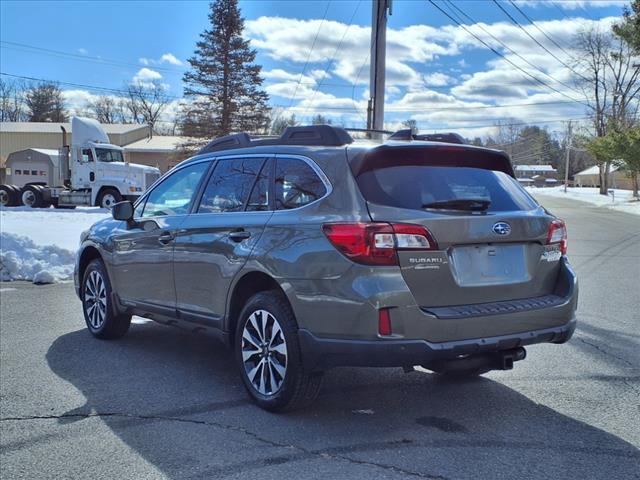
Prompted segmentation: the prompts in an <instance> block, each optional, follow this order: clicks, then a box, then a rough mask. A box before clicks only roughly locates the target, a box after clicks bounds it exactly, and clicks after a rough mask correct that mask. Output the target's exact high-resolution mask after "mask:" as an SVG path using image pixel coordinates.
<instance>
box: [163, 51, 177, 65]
mask: <svg viewBox="0 0 640 480" xmlns="http://www.w3.org/2000/svg"><path fill="white" fill-rule="evenodd" d="M165 62H166V63H170V64H171V65H182V62H181V61H180V60H178V59H177V58H176V56H175V55H174V54H173V53H165V54H164V55H162V56H161V57H160V63H165Z"/></svg>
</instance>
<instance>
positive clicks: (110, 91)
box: [0, 72, 183, 100]
mask: <svg viewBox="0 0 640 480" xmlns="http://www.w3.org/2000/svg"><path fill="white" fill-rule="evenodd" d="M0 75H4V76H5V77H11V78H19V79H21V80H29V81H32V82H49V83H56V84H60V85H68V86H70V87H77V88H86V89H87V90H95V91H103V92H109V93H117V94H121V95H124V96H126V95H128V94H129V92H127V91H126V90H121V89H117V88H108V87H97V86H95V85H86V84H83V83H71V82H62V81H59V80H48V79H46V78H37V77H28V76H25V75H13V74H11V73H4V72H0ZM166 97H167V98H169V99H174V100H182V98H183V97H178V96H176V95H169V94H167V95H166Z"/></svg>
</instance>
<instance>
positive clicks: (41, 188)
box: [33, 185, 51, 208]
mask: <svg viewBox="0 0 640 480" xmlns="http://www.w3.org/2000/svg"><path fill="white" fill-rule="evenodd" d="M33 187H34V188H35V189H37V190H38V191H39V192H40V196H41V198H42V200H41V202H40V208H49V207H51V201H49V200H48V198H49V196H48V195H45V191H44V188H45V187H44V186H43V185H34V186H33Z"/></svg>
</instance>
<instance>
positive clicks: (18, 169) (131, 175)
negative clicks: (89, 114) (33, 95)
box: [0, 117, 160, 208]
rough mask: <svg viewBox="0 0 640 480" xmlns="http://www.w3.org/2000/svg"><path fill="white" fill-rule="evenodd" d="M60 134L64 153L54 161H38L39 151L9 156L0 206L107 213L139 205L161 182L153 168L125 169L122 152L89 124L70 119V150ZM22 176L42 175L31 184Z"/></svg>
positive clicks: (96, 126)
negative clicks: (121, 206) (103, 210)
mask: <svg viewBox="0 0 640 480" xmlns="http://www.w3.org/2000/svg"><path fill="white" fill-rule="evenodd" d="M61 129H62V148H60V150H59V152H58V155H57V156H56V155H46V154H40V155H36V153H38V152H40V153H42V152H47V151H44V150H38V149H29V150H23V151H20V152H14V153H12V154H11V155H9V157H8V158H7V162H6V163H7V168H8V172H7V184H6V185H0V206H15V205H25V206H30V207H47V206H49V205H54V206H55V207H59V208H73V207H76V206H93V205H95V206H101V207H103V208H111V207H112V206H113V205H114V204H115V203H117V202H119V201H121V200H123V199H126V200H135V199H137V198H138V197H139V196H140V195H141V194H142V192H144V191H145V189H147V188H148V187H149V186H150V185H151V184H152V183H154V182H155V181H156V180H157V179H158V178H159V177H160V170H158V169H157V168H154V167H148V166H145V165H137V164H131V163H126V162H125V161H124V150H123V149H122V147H119V146H117V145H112V144H110V143H109V137H108V136H107V133H106V132H105V131H104V129H103V128H102V126H101V125H100V124H99V123H98V122H97V121H95V120H93V119H90V118H81V117H73V119H72V120H71V129H72V140H73V141H72V144H71V145H68V144H67V135H66V131H65V129H64V127H61ZM31 150H32V151H33V152H32V153H31V154H27V152H30V151H31ZM34 152H35V153H34ZM47 163H48V165H47ZM23 172H24V173H26V172H29V173H30V174H31V173H34V172H40V173H43V172H44V173H45V175H40V176H38V177H35V178H34V177H33V176H32V175H25V174H24V173H23Z"/></svg>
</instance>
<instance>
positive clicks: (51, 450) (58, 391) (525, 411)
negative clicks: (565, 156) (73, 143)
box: [0, 198, 640, 480]
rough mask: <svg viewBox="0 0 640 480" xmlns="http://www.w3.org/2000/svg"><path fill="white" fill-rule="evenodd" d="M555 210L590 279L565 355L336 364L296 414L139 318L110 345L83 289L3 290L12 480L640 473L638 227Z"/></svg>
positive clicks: (582, 276) (1, 412)
mask: <svg viewBox="0 0 640 480" xmlns="http://www.w3.org/2000/svg"><path fill="white" fill-rule="evenodd" d="M542 201H543V204H544V205H545V206H547V207H548V208H549V209H550V210H552V211H553V212H554V213H556V214H558V215H560V216H561V217H563V218H565V220H566V221H567V223H568V228H569V252H570V254H569V257H570V260H571V261H572V263H573V265H574V267H575V268H576V270H577V272H578V275H579V280H580V289H581V292H580V306H579V311H578V315H579V322H580V323H579V326H578V329H577V332H576V335H575V336H574V338H573V339H572V340H571V341H570V342H569V343H568V344H566V345H540V346H533V347H531V348H529V349H528V358H527V360H525V361H524V362H520V363H518V364H516V367H515V369H514V370H513V371H509V372H495V373H490V374H488V375H486V376H485V377H482V378H478V379H473V380H467V381H458V382H452V381H445V380H442V379H440V378H438V377H437V376H436V375H433V374H431V373H429V372H426V371H416V372H413V373H409V374H405V373H403V372H402V370H401V369H347V368H345V369H336V370H333V371H331V372H328V373H327V375H326V376H325V383H324V387H323V389H322V392H321V395H320V397H319V398H318V401H317V402H316V404H315V405H314V406H313V407H312V408H310V409H308V410H305V411H301V412H296V413H293V414H287V415H274V414H270V413H267V412H264V411H261V410H259V409H258V408H256V407H254V406H253V405H252V404H250V403H249V401H248V399H247V397H246V395H245V393H244V390H243V387H242V384H241V381H240V378H239V376H238V375H237V374H236V372H235V369H234V366H233V363H232V360H231V357H230V355H229V354H228V353H227V352H226V351H225V350H224V349H223V348H222V347H221V346H220V345H218V344H217V343H216V342H215V341H214V340H212V339H209V338H207V337H203V336H196V335H194V334H191V333H187V332H182V331H179V330H177V329H173V328H169V327H163V326H160V325H156V324H154V323H152V322H142V321H138V323H136V324H134V325H132V328H131V330H130V332H129V334H128V335H127V336H126V337H125V338H124V339H123V340H121V341H118V342H106V341H98V340H95V339H93V338H92V337H91V336H90V334H89V333H88V332H87V331H86V329H85V328H84V321H83V319H82V314H81V311H80V304H79V301H78V300H77V299H76V297H75V294H74V292H73V286H72V285H71V284H57V285H48V286H40V287H38V286H34V285H31V284H27V283H14V284H8V283H4V284H0V289H1V290H0V300H1V302H0V316H1V323H0V416H1V419H0V429H1V430H0V454H1V458H0V476H1V477H2V478H3V479H10V478H29V479H31V478H95V479H97V478H136V479H146V478H154V479H155V478H180V479H182V478H255V477H257V476H259V478H261V479H270V478H277V479H281V478H295V479H299V478H322V477H325V478H347V477H348V478H356V479H358V478H366V479H371V478H375V479H378V478H412V477H417V478H428V479H467V478H469V479H478V478H492V479H494V478H495V479H498V478H505V479H512V478H576V479H581V480H583V479H594V478H606V479H628V478H629V479H630V478H636V479H637V478H640V450H639V449H638V447H640V421H638V418H639V414H640V406H639V403H640V348H639V347H640V307H639V302H638V299H639V298H640V281H639V279H640V217H637V216H632V215H628V214H624V213H617V212H613V211H609V210H605V209H600V208H595V207H590V206H587V205H585V204H582V203H577V202H571V201H567V200H557V199H544V198H543V199H542Z"/></svg>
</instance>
